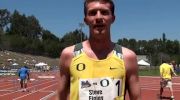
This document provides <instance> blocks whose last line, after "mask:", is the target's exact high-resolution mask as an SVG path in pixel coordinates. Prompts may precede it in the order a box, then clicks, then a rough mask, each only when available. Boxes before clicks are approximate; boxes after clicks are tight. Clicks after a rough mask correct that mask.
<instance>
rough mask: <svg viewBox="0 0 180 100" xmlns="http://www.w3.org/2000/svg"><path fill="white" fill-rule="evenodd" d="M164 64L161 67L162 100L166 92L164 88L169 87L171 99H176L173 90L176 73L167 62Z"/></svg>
mask: <svg viewBox="0 0 180 100" xmlns="http://www.w3.org/2000/svg"><path fill="white" fill-rule="evenodd" d="M163 62H164V63H163V64H161V65H160V78H161V81H160V84H161V87H160V98H162V93H163V91H164V87H168V88H169V90H170V92H171V99H174V95H173V88H172V75H175V76H177V75H176V73H175V72H174V68H173V66H171V65H170V64H168V63H166V62H167V61H163Z"/></svg>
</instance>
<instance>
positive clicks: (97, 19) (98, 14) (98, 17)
mask: <svg viewBox="0 0 180 100" xmlns="http://www.w3.org/2000/svg"><path fill="white" fill-rule="evenodd" d="M96 22H97V23H102V22H103V16H102V14H101V12H100V11H97V14H96Z"/></svg>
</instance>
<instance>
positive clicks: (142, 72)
mask: <svg viewBox="0 0 180 100" xmlns="http://www.w3.org/2000/svg"><path fill="white" fill-rule="evenodd" d="M176 74H177V75H178V76H180V73H176ZM139 76H160V74H159V69H141V70H139Z"/></svg>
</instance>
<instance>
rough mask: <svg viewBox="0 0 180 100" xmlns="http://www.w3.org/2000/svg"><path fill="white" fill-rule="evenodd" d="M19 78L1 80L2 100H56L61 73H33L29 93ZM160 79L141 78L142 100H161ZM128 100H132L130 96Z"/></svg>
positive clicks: (178, 80) (178, 84) (177, 86)
mask: <svg viewBox="0 0 180 100" xmlns="http://www.w3.org/2000/svg"><path fill="white" fill-rule="evenodd" d="M38 76H55V78H38ZM17 78H18V77H17V76H9V77H6V78H0V100H55V99H56V97H57V88H58V83H59V72H48V73H47V72H46V73H42V72H41V73H40V72H38V73H33V74H31V78H34V79H35V80H34V81H31V82H29V83H28V90H29V91H27V92H22V91H20V85H19V81H18V80H17ZM159 81H160V78H159V77H150V76H146V77H145V76H144V77H140V85H141V99H142V100H159V99H158V95H159V88H160V84H159ZM172 81H173V89H174V96H175V100H180V77H174V78H173V80H172ZM163 96H164V97H166V98H169V97H170V92H169V91H168V89H165V91H164V93H163ZM126 100H130V99H129V97H128V94H127V95H126ZM164 100H168V99H164Z"/></svg>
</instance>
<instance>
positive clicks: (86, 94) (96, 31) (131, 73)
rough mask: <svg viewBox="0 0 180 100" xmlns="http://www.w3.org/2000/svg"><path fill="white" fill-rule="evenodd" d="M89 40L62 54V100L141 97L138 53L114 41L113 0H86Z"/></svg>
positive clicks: (134, 98)
mask: <svg viewBox="0 0 180 100" xmlns="http://www.w3.org/2000/svg"><path fill="white" fill-rule="evenodd" d="M84 14H85V17H84V21H85V23H86V24H87V25H88V26H89V34H90V35H89V39H88V40H86V41H84V42H82V43H79V44H76V45H73V46H70V47H67V48H65V49H64V50H63V51H62V53H61V57H60V77H61V78H60V85H61V86H60V91H59V92H60V93H59V97H60V100H124V99H125V90H126V89H127V90H128V93H129V97H130V99H131V100H140V86H139V78H138V66H137V60H136V55H135V53H134V52H133V51H131V50H129V49H127V48H125V47H121V46H120V45H117V44H114V43H113V42H112V41H111V33H110V28H111V24H113V22H114V21H115V14H114V3H113V2H112V1H111V0H85V3H84Z"/></svg>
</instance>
